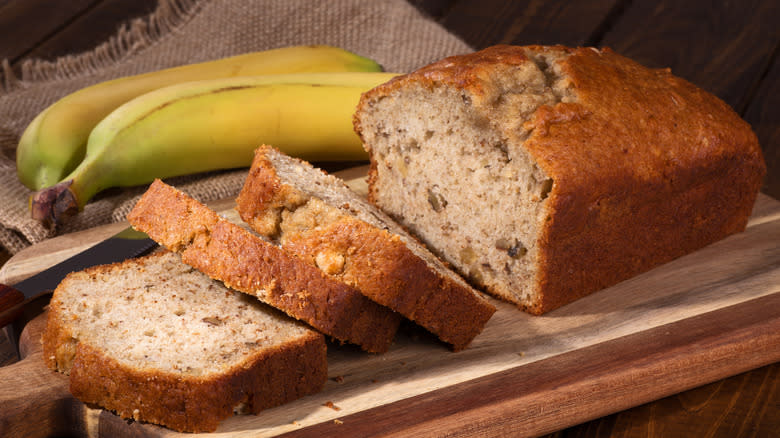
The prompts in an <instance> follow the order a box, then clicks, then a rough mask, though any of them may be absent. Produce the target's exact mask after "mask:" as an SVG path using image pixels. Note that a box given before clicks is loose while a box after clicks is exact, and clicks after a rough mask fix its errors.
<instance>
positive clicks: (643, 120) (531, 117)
mask: <svg viewBox="0 0 780 438" xmlns="http://www.w3.org/2000/svg"><path fill="white" fill-rule="evenodd" d="M354 122H355V129H356V131H357V132H358V134H360V135H361V137H362V139H363V142H364V145H365V147H366V149H367V150H368V152H369V155H370V158H371V165H372V166H371V169H370V171H369V196H370V199H371V200H372V201H373V202H375V203H376V204H377V205H379V206H380V207H381V208H382V209H384V210H386V211H388V212H389V213H390V214H391V215H392V216H393V217H394V218H396V219H397V220H399V221H401V222H402V223H403V224H404V225H406V226H407V227H409V228H410V229H411V230H412V231H413V232H414V233H415V234H417V235H418V236H420V237H421V238H422V240H424V241H425V242H426V243H427V244H429V245H430V246H431V247H432V248H435V251H437V252H438V253H439V254H440V255H441V256H442V257H444V258H446V259H447V261H449V262H450V263H451V264H452V265H453V266H455V267H457V268H458V270H460V271H461V272H462V273H463V274H465V275H467V276H468V277H469V278H470V279H471V280H472V281H473V282H474V283H476V284H478V285H480V286H482V287H484V288H486V289H487V290H488V291H489V292H492V293H494V294H495V295H498V296H500V297H502V298H505V299H507V300H509V301H512V302H515V303H517V304H518V305H520V306H521V307H523V308H525V309H526V310H528V311H530V312H532V313H536V314H540V313H544V312H546V311H549V310H552V309H555V308H557V307H560V306H562V305H564V304H567V303H569V302H572V301H574V300H576V299H578V298H580V297H583V296H585V295H587V294H589V293H592V292H595V291H597V290H600V289H603V288H605V287H608V286H612V285H614V284H617V283H618V282H620V281H622V280H625V279H628V278H630V277H632V276H634V275H637V274H639V273H642V272H645V271H647V270H649V269H651V268H653V267H655V266H658V265H660V264H662V263H666V262H668V261H671V260H673V259H674V258H677V257H679V256H682V255H684V254H687V253H690V252H692V251H694V250H697V249H699V248H702V247H704V246H706V245H708V244H710V243H713V242H715V241H716V240H719V239H722V238H723V237H725V236H728V235H730V234H733V233H735V232H739V231H742V230H744V227H745V223H746V221H747V218H748V216H749V214H750V210H751V208H752V206H753V202H754V201H755V196H756V194H757V192H758V190H759V188H760V185H761V179H762V177H763V175H764V174H765V164H764V162H763V158H762V156H761V150H760V146H759V145H758V142H757V139H756V136H755V134H754V133H753V132H752V130H751V129H750V126H749V125H748V124H747V123H746V122H745V121H744V120H742V119H740V117H739V115H738V114H736V113H735V112H734V111H733V109H732V108H730V107H729V106H728V105H727V104H726V103H724V102H723V101H721V100H720V99H718V98H717V97H715V96H713V95H712V94H710V93H707V92H705V91H703V90H701V89H699V88H697V87H696V86H694V85H693V84H691V83H689V82H686V81H685V80H683V79H681V78H677V77H674V76H673V75H672V74H671V73H670V72H669V71H668V70H663V69H648V68H646V67H644V66H642V65H640V64H638V63H636V62H634V61H632V60H630V59H627V58H625V57H623V56H620V55H618V54H616V53H615V52H613V51H612V50H609V49H597V48H589V47H585V48H576V49H572V48H566V47H561V46H555V47H540V46H530V47H519V46H494V47H491V48H487V49H485V50H482V51H479V52H475V53H472V54H467V55H460V56H453V57H450V58H446V59H444V60H442V61H440V62H437V63H434V64H431V65H429V66H426V67H423V68H422V69H420V70H418V71H415V72H413V73H410V74H408V75H404V76H401V77H398V78H395V79H393V80H391V81H389V82H387V83H385V84H382V85H380V86H379V87H376V88H374V89H372V90H370V91H369V92H367V93H365V94H364V95H363V96H362V98H361V100H360V103H359V104H358V108H357V112H356V114H355V118H354Z"/></svg>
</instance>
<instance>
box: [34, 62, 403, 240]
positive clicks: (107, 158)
mask: <svg viewBox="0 0 780 438" xmlns="http://www.w3.org/2000/svg"><path fill="white" fill-rule="evenodd" d="M395 75H396V74H394V73H380V72H373V73H319V74H318V73H309V74H290V75H266V76H255V77H239V78H231V79H216V80H206V81H195V82H188V83H183V84H179V85H173V86H170V87H166V88H161V89H159V90H155V91H151V92H149V93H146V94H144V95H141V96H139V97H137V98H135V99H133V100H131V101H129V102H127V103H125V104H124V105H121V106H120V107H119V108H117V109H116V110H114V111H113V112H112V113H111V114H109V115H108V116H107V117H106V118H105V119H103V120H102V121H101V122H100V123H98V124H97V125H96V126H95V128H94V129H93V130H92V133H91V134H90V136H89V141H88V143H87V151H86V156H85V157H84V160H83V161H82V162H81V164H79V166H78V167H76V169H74V170H73V171H72V172H71V173H70V174H69V175H67V176H66V177H65V178H64V179H63V181H62V182H60V183H58V184H56V185H54V186H52V187H48V188H45V189H43V190H41V191H39V192H37V193H36V194H35V195H34V196H33V198H32V201H31V210H32V215H33V217H34V218H36V219H38V220H39V221H41V222H42V223H44V224H45V225H48V226H52V225H53V226H56V225H57V224H59V223H61V222H62V221H64V220H65V219H66V218H67V217H69V216H71V215H73V214H75V213H77V212H78V211H79V210H81V209H82V208H83V207H84V205H85V204H86V202H87V201H88V200H89V199H91V198H92V197H93V196H94V195H95V194H97V193H98V192H100V191H102V190H104V189H106V188H109V187H117V186H124V187H126V186H135V185H140V184H145V183H148V182H150V181H152V180H153V179H154V178H165V177H171V176H177V175H184V174H191V173H197V172H204V171H209V170H216V169H229V168H237V167H244V166H249V165H250V163H251V162H252V154H253V151H254V150H255V148H257V147H258V146H259V145H261V144H263V143H265V144H271V145H274V146H276V147H277V148H279V149H280V150H282V151H284V152H286V153H288V154H290V155H293V156H297V157H300V158H302V159H306V160H354V159H366V158H367V156H366V152H365V151H364V150H363V147H362V144H361V141H360V138H359V137H358V136H357V134H356V133H355V132H354V131H353V128H352V115H353V113H354V111H355V107H356V105H357V103H358V101H359V99H360V95H361V94H362V93H363V92H365V91H367V90H369V89H371V88H373V87H375V86H377V85H379V84H381V83H384V82H386V81H388V80H389V79H391V78H392V77H394V76H395Z"/></svg>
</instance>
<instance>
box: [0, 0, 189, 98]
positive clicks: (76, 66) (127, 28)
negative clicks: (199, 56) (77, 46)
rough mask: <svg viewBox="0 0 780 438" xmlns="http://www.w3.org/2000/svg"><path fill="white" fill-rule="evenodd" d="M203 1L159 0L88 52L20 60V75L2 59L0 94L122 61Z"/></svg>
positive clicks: (163, 33) (179, 23)
mask: <svg viewBox="0 0 780 438" xmlns="http://www.w3.org/2000/svg"><path fill="white" fill-rule="evenodd" d="M203 3H204V1H203V0H159V4H158V5H157V8H155V10H154V11H153V12H152V13H150V14H149V15H147V16H145V17H140V18H136V19H133V20H131V21H129V22H127V23H124V24H122V25H121V26H120V27H119V29H118V30H117V33H116V34H115V35H113V36H112V37H110V38H109V39H108V40H106V41H105V42H103V43H101V44H100V45H98V46H97V47H95V48H94V49H92V50H90V51H88V52H84V53H79V54H75V55H66V56H62V57H59V58H57V59H55V60H53V61H49V60H42V59H28V60H25V61H23V62H22V64H21V66H20V71H21V77H18V76H17V74H16V73H15V72H14V71H13V68H12V67H11V65H10V62H9V61H8V60H7V59H4V60H2V63H1V65H0V94H3V93H10V92H11V91H14V90H15V89H17V88H20V87H22V86H24V85H26V84H32V83H37V82H48V81H56V80H62V79H72V78H74V77H79V76H84V75H89V74H93V73H95V72H98V71H100V70H102V69H104V68H107V67H110V66H112V65H114V64H116V63H119V62H122V60H123V59H125V58H127V57H129V56H131V55H133V54H134V53H136V52H137V51H139V50H142V49H145V48H147V47H149V46H151V45H153V44H154V43H155V42H156V41H159V40H160V39H161V38H162V37H163V36H165V35H167V34H168V33H169V32H171V31H172V30H174V29H176V28H177V27H178V26H181V25H182V24H184V23H186V22H187V21H188V20H189V19H190V18H191V17H193V16H195V15H196V14H197V13H198V11H199V10H200V6H201V4H203Z"/></svg>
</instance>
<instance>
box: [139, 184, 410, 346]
mask: <svg viewBox="0 0 780 438" xmlns="http://www.w3.org/2000/svg"><path fill="white" fill-rule="evenodd" d="M128 220H129V221H130V223H131V224H132V225H133V226H134V227H135V228H137V229H138V230H141V231H143V232H145V233H147V234H148V235H149V236H150V237H151V238H153V239H154V240H156V241H157V242H159V243H160V244H161V245H163V246H165V247H167V248H169V249H171V250H173V251H176V252H179V253H181V256H182V261H184V262H185V263H187V264H189V265H190V266H193V267H194V268H196V269H198V270H199V271H201V272H203V273H205V274H206V275H208V276H210V277H212V278H214V279H217V280H220V281H222V282H224V283H225V284H226V285H227V286H228V287H231V288H233V289H236V290H238V291H241V292H244V293H247V294H250V295H254V296H257V297H258V298H260V299H261V300H262V301H264V302H266V303H268V304H270V305H271V306H273V307H276V308H277V309H279V310H282V311H283V312H285V313H287V314H288V315H290V316H292V317H294V318H296V319H300V320H302V321H305V322H306V323H308V324H309V325H311V326H312V327H314V328H316V329H317V330H320V331H321V332H323V333H324V334H326V335H328V336H332V337H334V338H336V339H338V340H340V341H343V342H351V343H354V344H357V345H360V346H361V347H362V348H363V349H365V350H366V351H370V352H377V353H381V352H385V351H387V349H388V348H389V346H390V344H391V343H392V340H393V337H394V335H395V332H396V329H397V328H398V324H399V323H400V317H399V316H398V315H397V314H396V313H394V312H392V311H390V310H389V309H387V308H384V307H382V306H380V305H378V304H376V303H374V302H373V301H371V300H369V299H368V298H366V297H365V296H363V295H362V294H361V293H360V292H358V291H357V290H356V289H354V288H352V287H350V286H348V285H346V284H344V283H341V282H338V281H335V280H332V279H330V278H328V277H327V276H325V275H324V274H323V273H322V272H321V271H320V270H319V269H317V268H315V267H313V266H311V265H309V264H307V263H303V262H302V261H300V260H298V259H296V258H295V257H293V256H292V255H290V254H288V253H286V252H285V251H283V250H282V249H281V248H278V247H276V246H274V245H273V244H271V243H268V242H266V241H264V240H262V239H261V238H259V237H257V236H255V235H253V234H252V233H251V232H249V231H247V230H245V229H243V228H241V227H240V226H239V225H236V224H233V223H230V222H229V221H227V220H225V219H222V218H220V217H219V215H218V214H217V213H216V212H214V211H213V210H211V209H209V208H208V207H206V206H205V205H203V204H201V203H199V202H197V201H196V200H194V199H192V198H191V197H189V196H187V195H186V194H184V193H182V192H181V191H179V190H177V189H175V188H173V187H171V186H168V185H166V184H165V183H163V182H162V181H159V180H157V181H155V182H154V183H152V184H151V186H150V187H149V189H148V190H147V192H146V193H145V194H144V195H143V196H142V197H141V199H140V200H139V201H138V203H137V204H136V206H135V207H134V208H133V210H132V211H131V212H130V214H129V215H128Z"/></svg>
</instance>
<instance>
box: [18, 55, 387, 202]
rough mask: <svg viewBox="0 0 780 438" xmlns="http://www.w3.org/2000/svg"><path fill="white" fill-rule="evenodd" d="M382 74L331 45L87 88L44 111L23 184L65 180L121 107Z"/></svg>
mask: <svg viewBox="0 0 780 438" xmlns="http://www.w3.org/2000/svg"><path fill="white" fill-rule="evenodd" d="M341 71H381V67H380V66H379V65H378V64H377V63H376V62H374V61H372V60H370V59H368V58H364V57H362V56H358V55H356V54H354V53H351V52H348V51H346V50H343V49H340V48H337V47H331V46H293V47H285V48H280V49H274V50H267V51H261V52H254V53H249V54H245V55H239V56H234V57H230V58H224V59H220V60H216V61H210V62H204V63H199V64H190V65H186V66H181V67H176V68H171V69H167V70H160V71H156V72H151V73H147V74H142V75H137V76H129V77H125V78H120V79H116V80H112V81H107V82H103V83H100V84H97V85H94V86H91V87H87V88H84V89H82V90H79V91H77V92H75V93H72V94H70V95H68V96H65V97H63V98H62V99H60V100H59V101H57V102H55V103H54V104H52V105H51V106H49V107H48V108H46V109H45V110H44V111H42V112H41V113H40V114H39V115H38V116H37V117H36V118H35V119H34V120H33V121H32V122H31V123H30V125H29V126H28V127H27V129H26V130H25V132H24V133H23V135H22V137H21V139H20V142H19V145H18V147H17V150H16V157H17V158H16V165H17V171H18V175H19V180H20V181H21V182H22V184H24V185H25V186H27V187H28V188H30V189H31V190H39V189H42V188H44V187H48V186H51V185H53V184H55V183H57V182H59V181H61V180H62V179H63V178H64V177H65V176H66V175H67V174H68V173H70V172H71V171H72V170H73V169H74V168H75V167H76V166H77V165H78V163H79V162H81V160H82V159H83V158H84V151H85V146H86V143H87V137H88V136H89V134H90V132H91V131H92V128H94V126H95V125H96V124H97V123H98V122H99V121H100V120H102V119H103V118H104V117H106V116H107V115H108V114H109V113H110V112H111V111H113V110H114V109H116V108H117V107H118V106H119V105H121V104H123V103H125V102H127V101H129V100H130V99H132V98H135V97H137V96H140V95H142V94H144V93H147V92H149V91H152V90H155V89H158V88H161V87H165V86H168V85H173V84H177V83H181V82H185V81H195V80H205V79H217V78H227V77H237V76H250V75H261V74H281V73H298V72H341Z"/></svg>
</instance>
